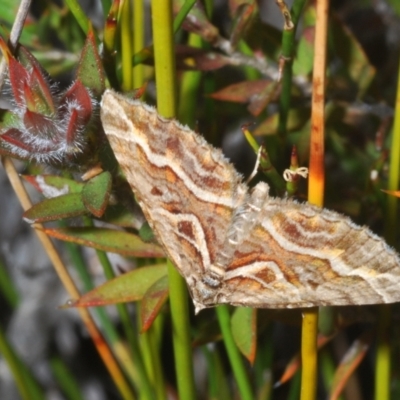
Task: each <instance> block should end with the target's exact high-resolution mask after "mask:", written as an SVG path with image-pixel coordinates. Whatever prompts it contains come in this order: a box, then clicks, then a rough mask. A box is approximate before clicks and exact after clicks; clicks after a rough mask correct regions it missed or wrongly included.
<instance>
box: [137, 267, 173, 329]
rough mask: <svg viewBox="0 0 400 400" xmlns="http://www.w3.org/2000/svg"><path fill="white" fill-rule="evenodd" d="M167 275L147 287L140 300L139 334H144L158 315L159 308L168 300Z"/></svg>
mask: <svg viewBox="0 0 400 400" xmlns="http://www.w3.org/2000/svg"><path fill="white" fill-rule="evenodd" d="M168 293H169V285H168V275H164V276H162V277H161V278H160V279H159V280H158V281H156V282H154V284H153V285H152V286H150V287H149V289H148V290H147V292H146V293H145V295H144V296H143V299H142V304H141V308H140V320H141V321H142V329H141V333H143V332H146V331H147V330H148V329H149V328H150V327H151V325H152V323H153V321H154V320H155V319H156V317H157V315H158V314H159V312H160V310H161V307H162V306H163V305H164V304H165V302H166V301H167V299H168Z"/></svg>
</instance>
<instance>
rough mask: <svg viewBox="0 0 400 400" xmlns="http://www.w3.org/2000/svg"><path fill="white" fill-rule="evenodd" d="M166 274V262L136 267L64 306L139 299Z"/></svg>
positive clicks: (85, 305)
mask: <svg viewBox="0 0 400 400" xmlns="http://www.w3.org/2000/svg"><path fill="white" fill-rule="evenodd" d="M166 275H167V264H157V265H153V266H147V267H142V268H137V269H135V270H133V271H130V272H128V273H126V274H124V275H121V276H118V277H117V278H114V279H112V280H110V281H108V282H106V283H104V284H103V285H101V286H99V287H97V288H96V289H93V290H91V291H90V292H89V293H86V294H85V295H83V296H81V297H80V298H79V299H78V300H76V301H75V302H72V303H69V304H68V305H67V306H66V307H95V306H105V305H109V304H116V303H126V302H130V301H137V300H141V299H142V298H143V296H144V295H145V293H146V292H147V290H148V289H149V288H150V287H151V286H152V285H153V284H154V283H155V282H157V281H158V280H159V279H160V278H162V277H163V276H166Z"/></svg>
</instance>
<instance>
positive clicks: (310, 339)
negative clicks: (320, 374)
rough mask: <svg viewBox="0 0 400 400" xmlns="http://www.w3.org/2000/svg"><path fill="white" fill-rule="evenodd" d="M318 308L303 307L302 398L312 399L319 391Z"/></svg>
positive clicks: (302, 399) (304, 399)
mask: <svg viewBox="0 0 400 400" xmlns="http://www.w3.org/2000/svg"><path fill="white" fill-rule="evenodd" d="M317 334H318V308H309V309H303V323H302V335H301V359H302V366H303V369H302V371H301V397H300V399H301V400H312V399H315V398H316V393H317V352H318V348H317V340H316V337H317Z"/></svg>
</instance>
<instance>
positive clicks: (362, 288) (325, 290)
mask: <svg viewBox="0 0 400 400" xmlns="http://www.w3.org/2000/svg"><path fill="white" fill-rule="evenodd" d="M399 275H400V259H399V257H398V255H397V254H396V253H395V252H394V251H393V250H392V249H391V248H389V247H388V246H387V245H386V243H385V242H384V241H383V240H382V239H381V238H379V237H378V236H376V235H375V234H373V233H372V232H371V231H369V230H368V229H367V228H365V227H360V226H357V225H355V224H354V223H353V222H351V220H350V219H349V218H347V217H345V216H343V215H340V214H338V213H335V212H332V211H328V210H326V209H321V208H318V207H314V206H311V205H309V204H299V203H295V202H293V201H285V200H281V199H272V198H270V199H268V200H267V201H266V202H265V203H264V205H263V207H262V210H261V212H260V213H259V214H258V217H257V220H256V221H255V224H254V226H253V227H252V228H251V230H250V232H248V235H247V236H246V237H245V239H244V240H243V242H242V243H241V244H240V245H238V246H237V247H236V249H235V253H234V256H233V258H232V261H231V263H230V265H229V266H228V268H227V270H226V274H225V276H224V282H223V286H222V288H221V293H220V295H219V299H218V301H219V302H224V303H225V302H226V303H230V304H236V305H246V306H252V307H262V308H264V307H265V308H296V307H311V306H321V305H355V304H379V303H393V302H398V301H400V276H399Z"/></svg>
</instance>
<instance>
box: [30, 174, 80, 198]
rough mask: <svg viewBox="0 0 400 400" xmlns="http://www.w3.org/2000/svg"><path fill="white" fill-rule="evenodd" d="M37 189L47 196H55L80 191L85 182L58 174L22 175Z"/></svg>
mask: <svg viewBox="0 0 400 400" xmlns="http://www.w3.org/2000/svg"><path fill="white" fill-rule="evenodd" d="M22 178H24V179H25V180H26V181H27V182H29V183H30V184H31V185H32V186H33V187H34V188H35V189H36V190H37V191H39V192H40V193H42V194H43V196H44V197H46V198H53V197H56V196H60V195H63V194H67V193H80V192H81V191H82V189H83V186H84V183H82V182H77V181H74V180H73V179H68V178H64V177H62V176H58V175H22Z"/></svg>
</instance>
